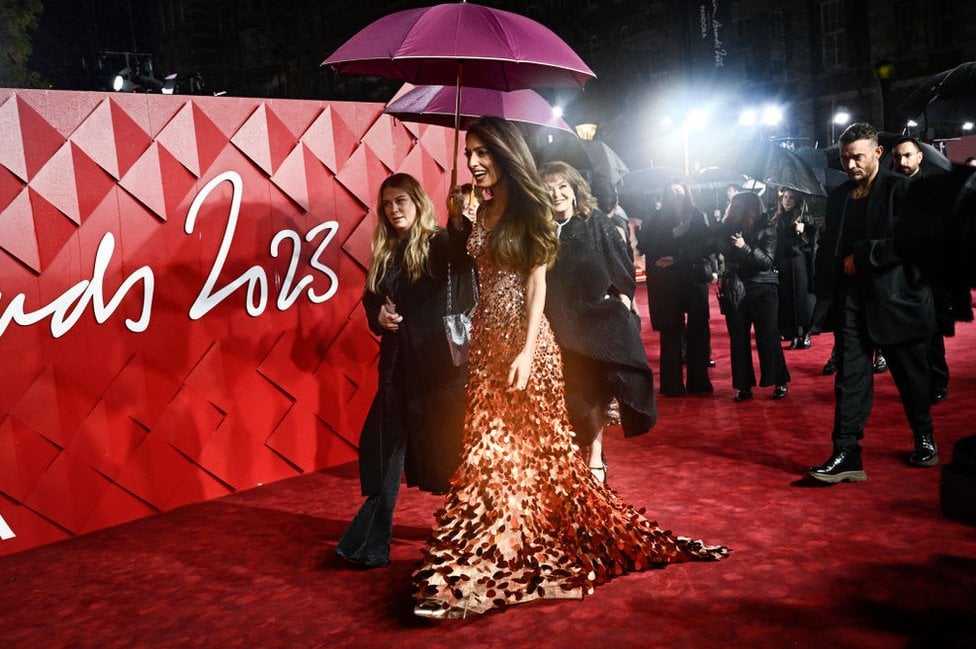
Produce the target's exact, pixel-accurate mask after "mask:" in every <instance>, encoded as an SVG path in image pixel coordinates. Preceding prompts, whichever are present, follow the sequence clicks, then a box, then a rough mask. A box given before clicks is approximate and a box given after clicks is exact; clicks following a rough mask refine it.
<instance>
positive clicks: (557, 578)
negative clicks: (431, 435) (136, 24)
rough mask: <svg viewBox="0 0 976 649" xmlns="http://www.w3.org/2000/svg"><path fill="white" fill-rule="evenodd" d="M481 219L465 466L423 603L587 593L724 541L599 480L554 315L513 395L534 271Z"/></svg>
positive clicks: (431, 561)
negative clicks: (511, 263) (496, 246)
mask: <svg viewBox="0 0 976 649" xmlns="http://www.w3.org/2000/svg"><path fill="white" fill-rule="evenodd" d="M490 237H491V232H490V231H488V230H486V229H485V228H484V227H482V225H481V220H480V218H479V220H478V222H477V223H476V224H475V225H474V227H473V229H472V232H471V235H470V237H469V238H468V243H467V247H468V254H469V255H471V256H472V257H473V258H474V259H475V263H476V264H477V267H478V281H479V290H480V297H479V304H478V309H477V312H476V314H475V317H474V322H473V326H472V347H471V357H470V365H469V378H468V391H467V400H468V402H467V410H466V415H465V424H464V428H465V432H464V435H465V440H464V452H463V460H462V462H461V466H460V467H459V468H458V470H457V472H456V473H455V474H454V477H453V478H452V486H451V489H450V492H449V493H448V495H447V498H446V501H445V505H444V508H443V509H441V510H439V511H438V512H437V514H436V519H437V522H436V525H435V528H434V532H433V538H432V539H431V540H430V541H429V542H428V545H427V547H426V549H425V550H424V555H423V559H422V562H421V565H420V567H419V568H418V569H417V570H416V571H415V572H414V575H413V580H414V590H415V598H416V600H417V601H418V604H420V605H421V606H423V607H424V608H427V609H431V608H435V609H436V608H441V609H444V610H445V611H446V614H445V615H444V616H445V617H459V616H463V615H466V614H474V613H483V612H485V611H487V610H489V609H491V608H495V607H503V606H506V605H511V604H515V603H520V602H527V601H530V600H533V599H537V598H540V597H547V598H581V597H582V596H583V594H584V593H587V594H589V593H591V592H592V590H593V587H594V586H595V585H596V584H600V583H602V582H605V581H607V580H608V579H610V578H611V577H613V576H615V575H620V574H622V573H625V572H630V571H634V570H644V569H646V568H651V567H660V566H663V565H664V564H668V563H677V562H681V561H690V560H712V559H720V558H722V557H724V556H726V554H727V550H726V549H725V548H724V547H720V546H713V547H708V546H704V545H703V544H702V543H701V542H700V541H692V540H690V539H687V538H682V537H675V536H673V535H672V534H671V533H670V532H666V531H663V530H662V529H660V528H659V527H658V526H657V524H656V523H653V522H651V521H648V520H647V519H646V518H644V517H643V516H642V515H641V514H640V513H639V512H637V511H636V510H635V509H634V508H633V507H631V506H630V505H627V504H626V503H624V502H623V501H621V500H620V498H619V497H617V495H616V494H615V493H614V492H613V491H612V490H611V489H609V488H607V487H605V486H604V485H602V484H600V483H598V482H597V481H596V480H595V479H594V478H593V476H592V474H591V472H590V471H589V469H588V468H587V466H586V464H585V463H584V461H583V459H582V457H581V455H580V453H579V451H578V449H577V447H576V446H574V443H573V434H572V432H571V430H570V428H569V425H568V423H567V417H566V409H565V405H564V401H563V378H562V366H561V361H560V354H559V348H558V347H557V345H556V343H555V340H554V339H553V335H552V330H551V329H550V327H549V323H548V321H546V320H545V318H543V320H542V323H541V329H540V332H539V336H538V344H537V347H536V352H535V357H534V359H533V362H532V372H531V375H530V379H529V383H528V389H526V390H525V391H515V392H513V391H509V389H508V387H507V385H506V380H507V377H508V370H509V365H510V364H511V362H512V360H514V358H515V357H516V356H517V355H518V352H519V351H520V350H521V348H522V345H523V343H524V341H525V332H526V324H527V322H526V320H527V318H526V308H525V286H526V275H525V274H524V273H520V272H517V271H511V270H505V269H502V268H498V267H496V266H495V265H494V264H493V263H492V260H491V254H490V252H489V246H488V242H489V239H490Z"/></svg>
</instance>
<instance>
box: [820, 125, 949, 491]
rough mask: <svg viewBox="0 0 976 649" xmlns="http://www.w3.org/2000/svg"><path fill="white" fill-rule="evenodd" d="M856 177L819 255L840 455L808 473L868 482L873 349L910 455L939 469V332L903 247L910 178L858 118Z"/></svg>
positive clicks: (848, 156) (844, 151)
mask: <svg viewBox="0 0 976 649" xmlns="http://www.w3.org/2000/svg"><path fill="white" fill-rule="evenodd" d="M840 146H841V160H842V162H843V165H844V168H845V170H846V171H847V175H848V177H849V180H848V181H847V182H845V183H844V184H843V185H841V186H840V187H838V188H836V189H835V190H834V191H832V192H831V193H830V195H829V196H828V197H827V216H826V228H825V231H824V236H823V239H822V241H821V246H820V251H819V253H818V255H817V275H816V280H815V281H816V283H817V286H818V293H829V294H830V295H831V301H830V305H831V307H830V312H829V313H828V315H827V325H828V327H830V328H832V329H833V331H834V346H835V350H836V354H837V374H836V376H835V379H834V398H835V407H834V429H833V433H832V439H833V453H832V454H831V456H830V458H829V459H828V460H827V461H826V462H824V463H823V464H821V465H819V466H815V467H812V468H811V469H810V470H809V471H808V475H809V477H811V478H813V479H815V480H818V481H820V482H825V483H828V484H834V483H838V482H845V481H862V480H865V479H867V475H866V474H865V472H864V467H863V464H862V462H861V445H860V441H861V440H862V439H863V437H864V427H865V425H866V424H867V420H868V417H869V415H870V414H871V402H872V396H873V388H874V374H873V372H872V355H873V353H874V350H875V348H876V347H880V348H881V349H882V351H883V352H884V355H885V358H887V359H888V367H889V368H890V369H891V375H892V378H893V379H894V381H895V386H896V387H897V388H898V395H899V397H900V399H901V403H902V406H903V408H904V410H905V415H906V416H907V418H908V423H909V425H910V426H911V429H912V433H913V435H914V440H915V448H914V451H913V453H912V454H911V456H910V457H909V459H908V462H909V464H911V465H912V466H918V467H927V466H934V465H936V464H938V462H939V456H938V452H937V449H936V445H935V441H934V439H933V426H932V416H931V403H930V400H929V365H928V360H927V349H928V343H929V340H930V338H931V336H932V334H933V333H934V332H935V310H934V306H933V299H932V291H931V288H930V287H929V285H928V284H927V283H925V282H924V281H923V280H922V275H921V272H920V271H919V269H918V268H917V266H915V265H914V264H912V263H911V262H908V261H906V260H905V259H904V258H903V257H902V256H901V255H900V254H899V253H898V251H897V250H896V248H895V243H894V239H893V237H892V234H893V231H894V226H895V221H896V212H895V209H894V208H895V206H896V204H897V203H898V201H899V200H900V196H901V195H902V193H903V191H904V189H905V188H906V186H907V185H906V183H905V179H904V177H903V176H899V175H897V174H893V173H891V172H888V171H886V170H883V169H881V168H880V165H879V159H880V157H881V153H882V148H881V147H880V146H879V145H878V132H877V130H876V129H875V128H874V127H873V126H871V125H870V124H865V123H858V124H852V125H851V126H849V127H848V128H847V130H845V131H844V133H843V134H842V135H841V137H840Z"/></svg>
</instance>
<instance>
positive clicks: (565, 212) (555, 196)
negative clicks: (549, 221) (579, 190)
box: [544, 174, 576, 221]
mask: <svg viewBox="0 0 976 649" xmlns="http://www.w3.org/2000/svg"><path fill="white" fill-rule="evenodd" d="M544 183H545V186H546V190H547V191H548V192H549V197H550V198H552V205H553V213H554V216H555V217H556V220H557V221H565V220H566V219H568V218H569V217H571V216H572V215H573V212H574V210H575V209H576V192H575V191H573V186H572V185H570V184H569V181H568V180H566V178H565V177H563V176H561V175H558V174H557V175H553V176H546V177H545V179H544Z"/></svg>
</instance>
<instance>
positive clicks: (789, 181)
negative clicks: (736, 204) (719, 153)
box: [724, 142, 827, 196]
mask: <svg viewBox="0 0 976 649" xmlns="http://www.w3.org/2000/svg"><path fill="white" fill-rule="evenodd" d="M724 166H725V167H727V168H729V169H734V170H736V171H741V172H742V173H744V174H745V175H747V176H749V177H750V178H755V179H756V180H759V181H762V182H764V183H766V184H768V185H777V186H779V187H787V188H789V189H794V190H796V191H798V192H802V193H804V194H810V195H811V196H826V195H827V192H826V190H824V187H823V184H822V183H821V182H820V181H819V180H818V179H817V173H816V172H815V171H814V170H813V168H812V167H811V166H810V165H809V164H807V162H806V161H805V160H804V159H803V158H802V157H800V156H799V155H797V154H796V153H795V152H793V151H791V150H790V149H787V148H784V147H782V146H779V145H778V144H776V143H775V142H759V143H756V144H750V145H743V146H738V147H736V148H735V150H734V151H733V152H732V153H731V154H729V155H728V156H727V158H726V161H725V164H724Z"/></svg>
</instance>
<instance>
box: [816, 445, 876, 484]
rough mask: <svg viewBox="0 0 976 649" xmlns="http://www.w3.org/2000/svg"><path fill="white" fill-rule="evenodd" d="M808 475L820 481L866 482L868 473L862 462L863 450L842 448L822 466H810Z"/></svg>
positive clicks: (832, 482)
mask: <svg viewBox="0 0 976 649" xmlns="http://www.w3.org/2000/svg"><path fill="white" fill-rule="evenodd" d="M807 475H808V476H810V477H811V478H813V479H814V480H818V481H820V482H826V483H827V484H836V483H838V482H864V481H865V480H867V479H868V474H866V473H865V472H864V466H863V465H862V464H861V451H860V450H859V449H858V450H855V449H842V450H839V451H834V454H833V455H831V456H830V458H829V459H828V460H827V461H826V462H824V463H823V464H821V465H820V466H814V467H810V470H809V471H807Z"/></svg>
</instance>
